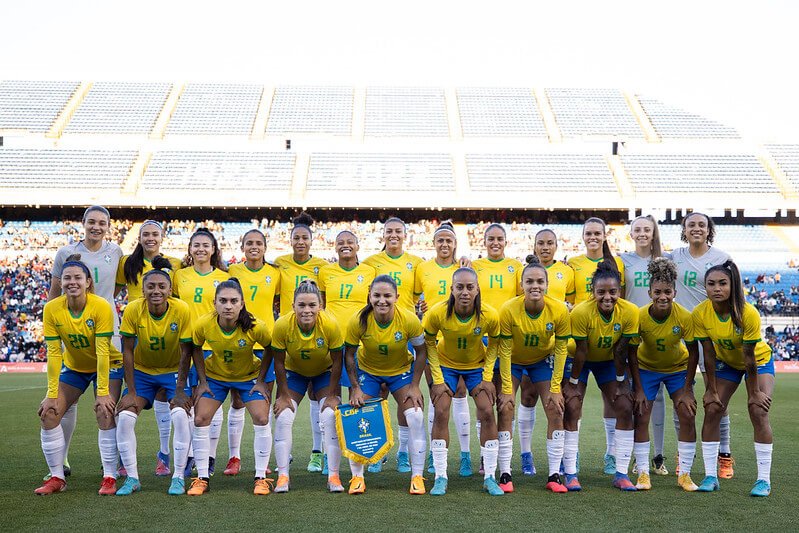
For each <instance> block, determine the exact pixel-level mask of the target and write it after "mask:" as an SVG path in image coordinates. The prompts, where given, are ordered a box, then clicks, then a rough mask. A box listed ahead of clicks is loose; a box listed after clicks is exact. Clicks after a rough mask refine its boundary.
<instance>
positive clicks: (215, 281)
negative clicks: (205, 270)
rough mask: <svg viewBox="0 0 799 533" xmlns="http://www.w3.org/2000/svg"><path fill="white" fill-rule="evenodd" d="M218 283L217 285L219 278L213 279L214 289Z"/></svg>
mask: <svg viewBox="0 0 799 533" xmlns="http://www.w3.org/2000/svg"><path fill="white" fill-rule="evenodd" d="M218 285H219V280H218V279H215V280H214V289H216V288H217V286H218Z"/></svg>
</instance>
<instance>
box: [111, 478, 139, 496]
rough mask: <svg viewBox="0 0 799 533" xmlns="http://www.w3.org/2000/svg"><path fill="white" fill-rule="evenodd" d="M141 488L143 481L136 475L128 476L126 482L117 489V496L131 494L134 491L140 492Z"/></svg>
mask: <svg viewBox="0 0 799 533" xmlns="http://www.w3.org/2000/svg"><path fill="white" fill-rule="evenodd" d="M140 490H141V483H139V480H138V479H136V478H135V477H130V476H128V479H126V480H125V483H123V484H122V486H121V487H119V490H117V496H130V495H131V494H133V493H134V492H139V491H140Z"/></svg>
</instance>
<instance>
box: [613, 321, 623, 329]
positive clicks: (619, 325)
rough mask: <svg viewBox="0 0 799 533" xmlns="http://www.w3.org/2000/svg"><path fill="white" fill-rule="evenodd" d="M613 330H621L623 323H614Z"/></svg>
mask: <svg viewBox="0 0 799 533" xmlns="http://www.w3.org/2000/svg"><path fill="white" fill-rule="evenodd" d="M613 331H621V324H619V323H618V322H616V323H615V324H613Z"/></svg>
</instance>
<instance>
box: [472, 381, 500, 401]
mask: <svg viewBox="0 0 799 533" xmlns="http://www.w3.org/2000/svg"><path fill="white" fill-rule="evenodd" d="M480 393H483V394H485V395H486V396H487V397H488V401H489V402H491V403H492V404H493V403H494V402H496V401H497V389H496V388H495V387H494V384H493V383H491V382H490V381H481V382H480V384H479V385H477V386H476V387H475V388H474V394H472V396H474V397H475V398H476V397H477V396H478V395H479V394H480Z"/></svg>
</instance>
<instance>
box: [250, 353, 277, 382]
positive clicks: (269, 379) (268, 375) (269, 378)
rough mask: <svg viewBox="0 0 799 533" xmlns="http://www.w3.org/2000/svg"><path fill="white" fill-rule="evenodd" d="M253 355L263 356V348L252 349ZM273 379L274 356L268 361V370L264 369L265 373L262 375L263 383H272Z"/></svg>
mask: <svg viewBox="0 0 799 533" xmlns="http://www.w3.org/2000/svg"><path fill="white" fill-rule="evenodd" d="M252 353H253V355H255V357H257V358H258V359H263V358H264V351H263V350H253V352H252ZM273 381H275V358H274V357H273V358H272V362H271V363H269V370H267V371H266V375H265V376H264V383H272V382H273Z"/></svg>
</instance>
